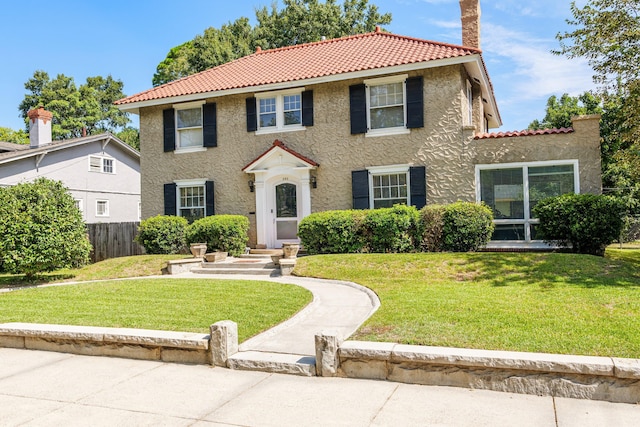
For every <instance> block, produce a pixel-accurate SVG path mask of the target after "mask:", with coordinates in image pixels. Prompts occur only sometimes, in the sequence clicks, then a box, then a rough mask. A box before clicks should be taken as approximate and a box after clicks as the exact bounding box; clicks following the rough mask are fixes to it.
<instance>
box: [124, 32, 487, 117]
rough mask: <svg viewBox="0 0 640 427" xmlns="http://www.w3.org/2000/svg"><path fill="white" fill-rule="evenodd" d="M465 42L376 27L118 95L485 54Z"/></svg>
mask: <svg viewBox="0 0 640 427" xmlns="http://www.w3.org/2000/svg"><path fill="white" fill-rule="evenodd" d="M480 52H481V51H480V50H477V49H474V48H470V47H463V46H456V45H451V44H446V43H438V42H432V41H428V40H420V39H416V38H411V37H405V36H399V35H395V34H390V33H383V32H380V31H378V30H377V31H376V32H373V33H367V34H359V35H354V36H348V37H342V38H339V39H332V40H325V41H320V42H314V43H307V44H302V45H296V46H288V47H282V48H278V49H271V50H264V51H260V50H258V51H257V52H256V53H254V54H251V55H248V56H245V57H243V58H240V59H237V60H235V61H232V62H228V63H226V64H222V65H219V66H217V67H214V68H210V69H208V70H205V71H202V72H200V73H198V74H194V75H191V76H187V77H184V78H182V79H179V80H176V81H173V82H170V83H166V84H164V85H162V86H158V87H156V88H153V89H149V90H147V91H145V92H141V93H139V94H136V95H132V96H129V97H127V98H124V99H121V100H119V101H116V104H118V105H124V104H131V103H134V102H141V101H152V100H158V99H163V98H170V97H176V96H185V95H195V94H200V93H208V92H214V91H223V90H230V89H240V88H248V87H255V86H261V85H267V84H275V83H285V82H295V81H299V80H305V79H312V78H318V77H326V76H333V75H337V74H343V73H350V72H356V71H365V70H373V69H379V68H384V67H392V66H398V65H406V64H414V63H420V62H426V61H433V60H438V59H447V58H457V57H463V56H469V55H475V54H479V53H480Z"/></svg>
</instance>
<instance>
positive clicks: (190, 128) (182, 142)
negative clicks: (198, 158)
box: [176, 106, 203, 149]
mask: <svg viewBox="0 0 640 427" xmlns="http://www.w3.org/2000/svg"><path fill="white" fill-rule="evenodd" d="M176 130H177V138H176V148H178V149H180V148H189V147H202V139H203V137H202V107H201V106H198V107H196V108H185V109H176Z"/></svg>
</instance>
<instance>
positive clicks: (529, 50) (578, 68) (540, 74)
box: [482, 24, 594, 99]
mask: <svg viewBox="0 0 640 427" xmlns="http://www.w3.org/2000/svg"><path fill="white" fill-rule="evenodd" d="M483 35H484V37H483V39H482V45H483V49H484V51H485V57H486V58H487V61H488V62H489V63H492V62H494V61H496V60H497V61H499V62H500V75H501V77H502V79H504V78H506V77H507V76H513V77H514V78H513V80H511V79H509V80H508V81H505V82H504V83H506V84H507V85H509V86H510V90H509V92H511V94H512V96H517V97H519V98H521V99H522V98H524V99H539V98H541V97H543V98H545V99H546V98H547V97H549V96H550V95H554V94H562V93H564V92H567V93H569V94H572V95H576V94H578V93H581V92H584V91H585V90H589V89H592V88H593V86H594V85H593V82H592V79H591V76H592V74H593V72H592V70H591V68H590V67H589V66H588V64H587V62H586V61H585V60H582V59H573V60H568V59H567V58H565V57H562V56H556V55H554V54H552V53H551V49H552V48H554V47H555V44H554V42H553V41H550V40H544V39H536V38H534V37H532V36H531V35H530V34H526V33H521V32H517V31H514V30H509V29H507V28H504V27H502V26H500V25H492V24H485V26H484V31H483ZM494 84H495V85H496V86H498V85H501V84H503V83H501V82H494Z"/></svg>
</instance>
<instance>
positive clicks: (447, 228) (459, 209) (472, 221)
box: [442, 202, 495, 252]
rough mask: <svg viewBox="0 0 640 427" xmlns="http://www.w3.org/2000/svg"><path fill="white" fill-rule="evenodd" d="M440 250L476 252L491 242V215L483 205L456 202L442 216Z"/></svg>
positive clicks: (445, 208)
mask: <svg viewBox="0 0 640 427" xmlns="http://www.w3.org/2000/svg"><path fill="white" fill-rule="evenodd" d="M442 221H443V226H442V249H443V250H445V251H451V252H470V251H477V250H478V249H480V248H481V247H482V246H484V245H486V244H487V243H488V242H489V240H491V235H492V234H493V229H494V228H495V226H494V225H493V213H492V212H491V209H490V208H489V207H487V206H486V205H484V204H477V203H471V202H456V203H451V204H449V205H446V206H445V207H444V212H443V214H442Z"/></svg>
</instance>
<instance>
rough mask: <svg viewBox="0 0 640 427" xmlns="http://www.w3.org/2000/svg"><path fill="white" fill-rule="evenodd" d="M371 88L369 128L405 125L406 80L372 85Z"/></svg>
mask: <svg viewBox="0 0 640 427" xmlns="http://www.w3.org/2000/svg"><path fill="white" fill-rule="evenodd" d="M368 89H369V128H370V129H385V128H395V127H404V125H405V120H404V116H405V114H404V82H396V83H388V84H381V85H372V86H369V87H368Z"/></svg>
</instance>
